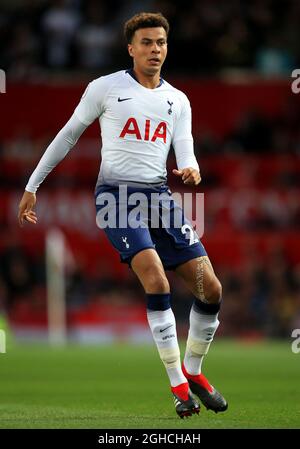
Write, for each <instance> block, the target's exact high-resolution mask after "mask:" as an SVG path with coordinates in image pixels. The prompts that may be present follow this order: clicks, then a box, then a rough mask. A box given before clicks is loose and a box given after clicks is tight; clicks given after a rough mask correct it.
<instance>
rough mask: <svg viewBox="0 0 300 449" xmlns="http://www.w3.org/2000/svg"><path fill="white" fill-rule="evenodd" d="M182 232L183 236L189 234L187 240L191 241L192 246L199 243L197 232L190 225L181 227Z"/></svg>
mask: <svg viewBox="0 0 300 449" xmlns="http://www.w3.org/2000/svg"><path fill="white" fill-rule="evenodd" d="M181 232H182V234H185V235H186V234H187V233H188V235H187V238H189V239H190V242H189V244H190V245H193V244H194V243H197V242H199V237H198V236H197V234H196V232H195V231H194V229H193V228H192V227H191V226H190V225H188V224H184V225H183V226H182V227H181Z"/></svg>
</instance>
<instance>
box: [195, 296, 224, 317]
mask: <svg viewBox="0 0 300 449" xmlns="http://www.w3.org/2000/svg"><path fill="white" fill-rule="evenodd" d="M192 308H193V310H194V311H195V312H197V313H201V314H204V315H216V314H217V313H218V312H219V310H220V308H221V301H220V302H218V303H217V304H209V303H206V302H203V301H201V300H200V299H195V301H194V303H193V305H192Z"/></svg>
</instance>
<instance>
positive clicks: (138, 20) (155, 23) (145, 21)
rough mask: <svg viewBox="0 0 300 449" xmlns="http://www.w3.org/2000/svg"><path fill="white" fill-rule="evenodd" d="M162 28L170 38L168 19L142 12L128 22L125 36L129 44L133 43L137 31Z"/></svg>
mask: <svg viewBox="0 0 300 449" xmlns="http://www.w3.org/2000/svg"><path fill="white" fill-rule="evenodd" d="M155 27H162V28H164V29H165V32H166V34H167V36H168V33H169V29H170V25H169V22H168V21H167V19H166V18H165V17H164V16H163V15H162V14H161V13H160V12H157V13H153V12H140V13H138V14H135V15H134V16H133V17H131V19H129V20H127V22H126V23H125V25H124V35H125V38H126V41H127V43H128V44H130V43H131V41H132V38H133V36H134V33H135V32H136V30H139V29H140V28H155Z"/></svg>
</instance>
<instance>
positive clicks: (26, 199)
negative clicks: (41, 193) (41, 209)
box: [18, 190, 37, 226]
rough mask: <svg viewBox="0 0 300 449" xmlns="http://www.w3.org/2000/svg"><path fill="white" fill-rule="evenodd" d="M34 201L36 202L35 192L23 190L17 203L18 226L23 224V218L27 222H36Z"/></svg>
mask: <svg viewBox="0 0 300 449" xmlns="http://www.w3.org/2000/svg"><path fill="white" fill-rule="evenodd" d="M35 203H36V196H35V193H31V192H27V191H26V190H25V192H24V194H23V197H22V199H21V201H20V204H19V213H18V220H19V225H20V226H23V224H24V220H25V221H28V222H29V223H32V224H36V222H37V216H36V213H35V212H34V211H33V208H34V206H35Z"/></svg>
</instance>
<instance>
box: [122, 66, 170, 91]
mask: <svg viewBox="0 0 300 449" xmlns="http://www.w3.org/2000/svg"><path fill="white" fill-rule="evenodd" d="M125 73H128V74H129V75H130V76H131V77H132V78H133V79H134V80H135V81H136V82H138V83H139V84H140V82H139V80H138V79H137V77H136V76H135V74H134V71H133V69H127V70H126V71H125ZM163 82H164V80H163V79H162V77H161V76H160V78H159V85H158V86H156V87H155V89H157V88H158V87H160V86H161V85H162V84H163Z"/></svg>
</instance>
